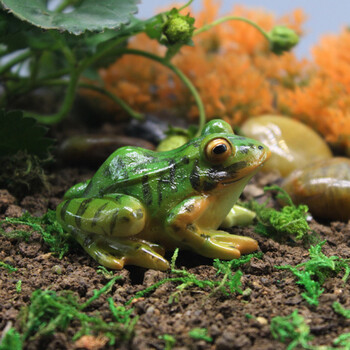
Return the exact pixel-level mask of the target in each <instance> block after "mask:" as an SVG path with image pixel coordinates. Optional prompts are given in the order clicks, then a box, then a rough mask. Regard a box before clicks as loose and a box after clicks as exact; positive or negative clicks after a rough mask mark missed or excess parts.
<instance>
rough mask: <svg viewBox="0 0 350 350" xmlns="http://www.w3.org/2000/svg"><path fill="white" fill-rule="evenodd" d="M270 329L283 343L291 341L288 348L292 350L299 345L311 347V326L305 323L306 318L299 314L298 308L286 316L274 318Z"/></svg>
mask: <svg viewBox="0 0 350 350" xmlns="http://www.w3.org/2000/svg"><path fill="white" fill-rule="evenodd" d="M270 329H271V333H272V336H273V337H274V338H275V339H277V340H279V341H281V342H283V343H287V342H288V341H289V344H288V346H287V350H292V349H294V348H296V347H297V346H301V347H302V348H304V349H311V346H310V345H309V341H310V340H311V339H312V337H311V335H310V328H309V326H308V325H307V324H306V323H305V320H304V318H303V317H302V316H300V315H299V314H298V310H294V311H293V312H292V313H291V314H290V315H288V316H285V317H282V316H276V317H274V318H272V320H271V326H270Z"/></svg>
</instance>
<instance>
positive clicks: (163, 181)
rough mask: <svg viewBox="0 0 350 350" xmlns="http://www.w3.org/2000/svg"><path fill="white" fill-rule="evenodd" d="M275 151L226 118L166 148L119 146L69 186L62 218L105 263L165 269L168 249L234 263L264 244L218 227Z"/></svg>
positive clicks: (59, 211) (60, 208) (59, 210)
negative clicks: (238, 130)
mask: <svg viewBox="0 0 350 350" xmlns="http://www.w3.org/2000/svg"><path fill="white" fill-rule="evenodd" d="M269 155H270V151H269V149H268V148H267V147H266V146H264V145H263V144H261V143H259V142H258V141H255V140H252V139H248V138H245V137H242V136H237V135H235V134H234V133H233V132H232V128H231V126H230V125H229V124H228V123H226V122H224V121H222V120H212V121H210V122H209V123H207V124H206V125H205V127H204V129H203V131H202V133H201V135H200V136H199V137H197V138H194V139H192V140H190V141H189V142H188V143H186V144H185V145H183V146H181V147H179V148H176V149H174V150H171V151H166V152H154V151H150V150H146V149H143V148H138V147H122V148H119V149H118V150H116V151H115V152H114V153H113V154H112V155H111V156H110V157H109V158H108V159H107V160H106V161H105V162H104V163H103V164H102V166H101V167H100V168H99V169H98V170H97V172H96V174H95V175H94V176H93V177H92V179H91V180H88V181H86V182H82V183H79V184H77V185H75V186H73V187H72V188H71V189H69V190H68V191H67V193H66V194H65V197H64V201H63V202H62V203H61V204H60V205H59V206H58V208H57V219H58V221H59V222H60V223H61V224H62V226H63V227H64V229H66V230H67V231H69V232H70V233H71V234H72V235H73V236H74V237H75V238H76V240H77V241H78V242H79V243H80V244H81V245H82V247H83V248H84V249H85V251H86V252H87V253H88V254H90V256H92V257H93V258H94V259H95V260H97V261H98V262H99V263H100V264H102V265H104V266H106V267H109V268H112V269H121V268H123V266H124V265H125V264H132V265H138V266H142V267H146V268H153V269H158V270H166V269H168V268H169V262H168V261H167V260H166V259H165V258H164V257H163V256H164V253H165V249H169V250H172V249H174V248H177V247H179V248H181V249H189V250H192V251H194V252H196V253H198V254H201V255H203V256H206V257H209V258H219V259H226V260H231V259H235V258H239V257H240V255H241V254H242V253H250V252H253V251H255V250H257V249H258V244H257V242H256V241H255V240H253V239H251V238H248V237H243V236H236V235H232V234H229V233H227V232H225V231H221V230H218V227H219V226H220V224H221V223H222V221H223V220H224V219H225V217H226V215H227V214H228V213H229V212H230V210H231V208H232V207H233V205H234V204H235V202H236V200H237V199H238V197H239V196H240V194H241V192H242V191H243V188H244V187H245V185H246V184H247V182H248V181H249V180H250V178H251V177H252V176H253V175H254V174H255V173H256V172H257V170H258V168H259V167H260V166H261V165H262V164H263V163H264V162H265V160H267V159H268V157H269Z"/></svg>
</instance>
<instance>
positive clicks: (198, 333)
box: [188, 328, 213, 343]
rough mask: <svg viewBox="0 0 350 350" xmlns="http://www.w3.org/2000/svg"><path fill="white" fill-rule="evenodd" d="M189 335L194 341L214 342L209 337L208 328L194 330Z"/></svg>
mask: <svg viewBox="0 0 350 350" xmlns="http://www.w3.org/2000/svg"><path fill="white" fill-rule="evenodd" d="M188 334H189V336H190V337H191V338H193V339H197V340H204V341H206V342H208V343H211V342H212V341H213V338H212V337H210V336H209V335H208V330H207V329H206V328H193V329H191V330H190V331H189V332H188Z"/></svg>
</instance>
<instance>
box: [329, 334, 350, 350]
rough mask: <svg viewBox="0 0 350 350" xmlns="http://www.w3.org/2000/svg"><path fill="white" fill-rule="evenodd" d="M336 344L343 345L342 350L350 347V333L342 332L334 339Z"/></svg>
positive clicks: (347, 349)
mask: <svg viewBox="0 0 350 350" xmlns="http://www.w3.org/2000/svg"><path fill="white" fill-rule="evenodd" d="M333 344H334V345H336V346H341V347H342V350H349V349H350V333H344V334H341V335H340V336H339V337H338V338H336V339H335V340H334V341H333Z"/></svg>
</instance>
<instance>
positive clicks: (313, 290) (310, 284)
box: [275, 241, 350, 306]
mask: <svg viewBox="0 0 350 350" xmlns="http://www.w3.org/2000/svg"><path fill="white" fill-rule="evenodd" d="M325 243H326V241H323V242H321V243H319V244H317V245H316V246H311V247H310V249H309V255H310V259H309V260H307V261H306V262H304V263H301V264H298V265H296V266H290V265H283V266H275V267H276V268H277V269H285V270H289V271H290V272H292V273H293V274H294V276H295V277H297V278H298V281H297V284H300V285H302V286H303V287H304V289H305V292H304V293H302V294H301V295H302V297H303V298H304V299H305V300H306V301H307V302H308V303H309V304H310V305H313V306H318V298H319V296H320V295H321V294H322V293H323V289H322V288H321V286H322V284H323V283H324V282H325V280H326V279H327V278H328V277H329V276H330V275H336V274H338V273H339V272H340V271H342V270H344V271H345V273H344V276H343V281H344V282H345V281H346V280H347V279H348V277H349V274H350V266H349V261H350V259H341V258H339V257H338V256H330V257H328V256H326V255H325V254H323V253H322V246H323V245H324V244H325Z"/></svg>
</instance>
